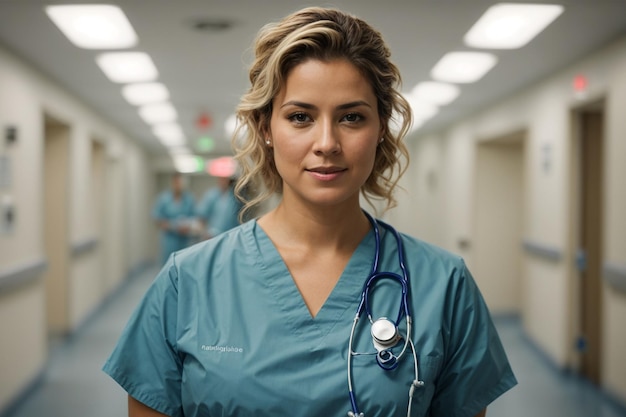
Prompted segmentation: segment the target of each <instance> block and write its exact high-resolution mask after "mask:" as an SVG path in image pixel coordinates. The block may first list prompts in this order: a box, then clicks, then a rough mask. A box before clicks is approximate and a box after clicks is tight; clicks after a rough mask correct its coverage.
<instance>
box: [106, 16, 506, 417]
mask: <svg viewBox="0 0 626 417" xmlns="http://www.w3.org/2000/svg"><path fill="white" fill-rule="evenodd" d="M255 52H256V60H255V62H254V64H253V66H252V68H251V70H250V80H251V84H252V86H251V88H250V90H249V92H248V93H247V94H246V95H245V96H244V97H243V99H242V102H241V105H240V107H239V118H240V121H241V122H242V124H241V126H242V130H244V129H243V127H245V128H246V129H245V131H246V132H247V134H246V137H245V139H244V140H243V141H240V142H238V144H239V145H238V146H239V148H238V149H237V158H238V160H239V163H240V164H241V167H242V176H241V178H240V180H239V184H238V189H242V188H243V187H246V186H247V187H248V188H251V189H256V190H264V191H263V192H262V193H260V194H258V195H257V196H256V197H255V198H253V199H252V200H251V201H249V202H248V205H247V206H246V207H247V208H250V207H252V206H254V205H257V204H260V203H262V202H263V201H265V200H266V199H267V198H268V197H269V196H271V195H272V194H273V193H280V196H281V198H280V201H279V203H278V205H277V206H276V207H275V208H274V209H273V210H271V211H269V212H268V213H267V214H265V215H263V216H262V217H260V218H259V219H257V220H251V221H249V222H246V223H245V224H243V225H241V226H239V227H237V228H234V229H231V230H230V231H228V232H226V233H224V234H221V235H220V236H218V237H216V238H214V239H211V240H209V241H206V242H203V243H200V244H198V245H195V246H194V247H192V248H190V249H188V250H185V251H182V252H178V253H176V254H174V256H172V257H171V258H170V260H169V261H168V263H167V265H166V266H165V267H164V269H163V270H162V272H161V273H160V274H159V276H158V277H157V279H156V281H155V283H154V284H153V286H152V287H151V288H150V290H149V291H148V293H147V294H146V297H145V299H144V301H143V302H142V304H141V305H140V307H139V309H138V310H137V311H136V312H135V314H134V316H133V318H132V319H131V321H130V323H129V325H128V327H127V329H126V330H125V333H124V335H123V336H122V339H121V341H120V343H119V344H118V346H117V348H116V350H115V351H114V353H113V354H112V357H111V358H110V359H109V361H108V362H107V364H106V365H105V371H106V372H108V373H109V374H110V375H111V376H112V377H113V378H114V379H116V380H117V381H118V382H119V383H120V384H121V385H122V387H124V388H125V389H126V390H127V391H128V393H129V414H130V415H131V416H133V417H139V416H160V415H168V416H187V417H190V416H339V415H346V413H347V414H348V415H349V416H359V415H363V414H362V413H365V415H367V416H404V415H411V416H433V417H450V416H467V417H472V416H481V415H484V413H485V408H486V406H487V405H488V404H489V403H490V402H491V401H493V400H494V399H495V398H497V397H498V396H499V395H501V394H502V393H503V392H505V391H506V390H508V389H509V388H511V387H512V386H513V385H515V383H516V381H515V377H514V376H513V373H512V372H511V369H510V367H509V364H508V362H507V359H506V355H505V354H504V351H503V349H502V346H501V344H500V341H499V339H498V336H497V334H496V331H495V329H494V326H493V324H492V322H491V319H490V317H489V312H488V311H487V308H486V306H485V304H484V302H483V300H482V297H481V296H480V293H479V291H478V289H477V288H476V285H475V283H474V281H473V279H472V277H471V275H470V273H469V272H468V270H467V269H466V267H465V265H464V263H463V261H462V260H461V259H459V258H458V257H456V256H453V255H451V254H448V253H447V252H445V251H443V250H441V249H438V248H435V247H433V246H431V245H428V244H426V243H424V242H422V241H419V240H417V239H414V238H411V237H409V236H405V235H400V234H397V233H396V232H395V231H394V230H393V229H391V228H390V227H388V226H386V225H384V224H382V223H381V222H376V221H375V220H374V219H371V218H369V217H368V215H367V214H366V213H365V212H364V211H362V209H361V207H360V205H359V195H360V194H361V193H363V194H364V196H365V197H367V198H383V199H385V200H386V201H387V203H388V205H392V204H393V203H394V200H393V196H392V192H393V189H394V187H395V185H396V182H397V177H398V175H397V174H398V173H400V172H401V171H402V168H401V160H402V158H403V157H406V155H407V151H406V148H405V147H404V145H403V144H402V142H401V139H402V136H403V135H404V133H405V132H406V130H407V127H408V125H409V123H410V110H409V107H408V105H407V103H406V101H405V100H404V99H402V97H401V95H400V94H399V93H398V92H397V90H396V87H397V86H398V85H399V82H400V75H399V73H398V70H397V68H396V67H395V66H394V65H393V64H392V63H391V62H390V61H389V52H388V49H387V47H386V46H385V44H384V42H383V40H382V39H381V37H380V34H379V33H378V32H376V31H375V30H373V29H372V28H371V27H370V26H369V25H368V24H366V23H365V22H363V21H361V20H359V19H357V18H355V17H352V16H350V15H347V14H345V13H342V12H340V11H336V10H332V9H322V8H308V9H304V10H301V11H299V12H296V13H294V14H292V15H290V16H288V17H286V18H285V19H283V20H282V21H281V22H279V23H277V24H272V25H268V26H266V27H265V28H264V29H263V30H262V31H261V32H260V34H259V36H258V38H257V42H256V50H255ZM392 115H393V116H394V117H397V118H398V119H399V121H400V126H401V128H400V131H399V132H394V131H392V130H391V129H390V120H391V118H392ZM364 294H365V295H366V297H364ZM387 317H389V318H387ZM411 317H412V318H414V319H415V320H414V321H413V319H411Z"/></svg>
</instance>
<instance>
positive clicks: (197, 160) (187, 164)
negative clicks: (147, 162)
mask: <svg viewBox="0 0 626 417" xmlns="http://www.w3.org/2000/svg"><path fill="white" fill-rule="evenodd" d="M172 160H173V162H174V167H175V168H176V170H177V171H178V172H182V173H193V172H200V171H204V166H205V163H204V159H202V158H201V157H199V156H196V155H172Z"/></svg>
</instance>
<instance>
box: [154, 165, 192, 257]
mask: <svg viewBox="0 0 626 417" xmlns="http://www.w3.org/2000/svg"><path fill="white" fill-rule="evenodd" d="M183 180H184V179H183V177H182V175H181V174H180V173H178V172H177V173H174V174H173V175H172V179H171V188H170V189H169V190H165V191H163V192H161V194H159V196H158V198H157V200H156V202H155V203H154V207H153V208H152V218H153V219H154V220H155V222H156V224H157V226H158V228H159V229H160V230H161V265H164V264H165V262H166V261H167V258H169V256H170V255H171V254H172V253H174V252H176V251H178V250H181V249H184V248H186V247H187V246H189V243H190V233H191V231H192V228H191V226H192V222H193V220H194V218H195V199H194V197H193V194H191V193H190V192H189V191H186V190H185V186H184V183H183Z"/></svg>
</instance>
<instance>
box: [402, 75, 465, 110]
mask: <svg viewBox="0 0 626 417" xmlns="http://www.w3.org/2000/svg"><path fill="white" fill-rule="evenodd" d="M459 94H460V89H459V87H458V86H456V85H454V84H449V83H442V82H437V81H424V82H421V83H419V84H417V85H416V86H415V87H414V88H413V90H411V96H413V97H415V98H416V99H418V100H421V101H426V102H429V103H433V104H435V105H437V106H445V105H446V104H450V103H451V102H453V101H454V100H456V98H457V97H458V96H459Z"/></svg>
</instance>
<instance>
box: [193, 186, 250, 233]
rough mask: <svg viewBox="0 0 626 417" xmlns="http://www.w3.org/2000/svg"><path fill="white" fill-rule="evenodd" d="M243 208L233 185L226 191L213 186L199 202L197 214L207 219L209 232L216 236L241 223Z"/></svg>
mask: <svg viewBox="0 0 626 417" xmlns="http://www.w3.org/2000/svg"><path fill="white" fill-rule="evenodd" d="M241 208H242V204H241V202H240V201H239V200H238V199H237V197H235V192H234V190H233V189H232V187H231V188H228V190H226V191H225V192H222V191H221V190H220V189H219V188H213V189H211V190H209V191H207V192H206V194H205V195H204V197H203V198H202V200H201V201H200V204H198V209H197V215H198V217H200V218H202V219H204V220H205V221H206V223H207V232H208V234H209V236H211V237H214V236H217V235H219V234H220V233H223V232H225V231H227V230H230V229H232V228H233V227H236V226H238V225H239V211H240V210H241Z"/></svg>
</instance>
